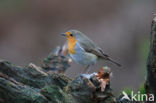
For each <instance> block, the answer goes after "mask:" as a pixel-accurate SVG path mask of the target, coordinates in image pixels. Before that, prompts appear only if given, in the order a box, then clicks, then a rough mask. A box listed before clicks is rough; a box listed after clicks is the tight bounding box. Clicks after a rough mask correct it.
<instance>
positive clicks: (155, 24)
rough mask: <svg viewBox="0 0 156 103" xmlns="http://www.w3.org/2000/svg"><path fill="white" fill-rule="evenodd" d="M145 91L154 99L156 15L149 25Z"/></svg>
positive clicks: (155, 92) (155, 79)
mask: <svg viewBox="0 0 156 103" xmlns="http://www.w3.org/2000/svg"><path fill="white" fill-rule="evenodd" d="M145 85H146V86H145V87H146V91H147V93H152V94H154V95H155V97H156V15H155V16H154V19H153V21H152V25H151V35H150V50H149V55H148V59H147V80H146V84H145Z"/></svg>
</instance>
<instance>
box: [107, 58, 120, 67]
mask: <svg viewBox="0 0 156 103" xmlns="http://www.w3.org/2000/svg"><path fill="white" fill-rule="evenodd" d="M108 61H110V62H112V63H114V64H116V65H117V66H119V67H121V64H119V63H117V62H116V61H114V60H113V59H111V58H108Z"/></svg>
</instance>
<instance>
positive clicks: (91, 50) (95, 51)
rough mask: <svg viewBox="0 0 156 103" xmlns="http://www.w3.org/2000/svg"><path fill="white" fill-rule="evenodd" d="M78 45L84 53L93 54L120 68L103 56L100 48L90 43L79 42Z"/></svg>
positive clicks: (105, 55) (106, 56)
mask: <svg viewBox="0 0 156 103" xmlns="http://www.w3.org/2000/svg"><path fill="white" fill-rule="evenodd" d="M87 43H91V44H90V45H87ZM79 45H80V46H81V47H82V48H83V49H84V50H85V51H86V52H89V53H92V54H95V55H96V56H98V57H99V58H102V59H105V60H108V61H111V62H112V63H114V64H116V65H117V66H119V67H120V66H121V65H120V64H119V63H117V62H116V61H114V60H113V59H111V58H110V57H109V56H108V55H107V54H105V53H104V52H103V51H102V49H101V48H99V47H97V46H96V45H95V44H93V42H92V41H85V42H79Z"/></svg>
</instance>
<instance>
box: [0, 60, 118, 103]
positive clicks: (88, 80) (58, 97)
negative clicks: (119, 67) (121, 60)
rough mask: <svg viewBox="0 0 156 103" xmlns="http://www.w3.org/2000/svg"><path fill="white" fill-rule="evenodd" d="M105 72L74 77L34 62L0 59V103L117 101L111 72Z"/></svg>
mask: <svg viewBox="0 0 156 103" xmlns="http://www.w3.org/2000/svg"><path fill="white" fill-rule="evenodd" d="M102 73H103V74H105V73H106V72H102ZM103 74H101V75H100V77H99V74H96V75H93V74H91V75H88V74H84V75H83V76H82V75H81V76H79V77H77V78H76V79H74V80H71V79H70V78H68V77H67V76H65V75H63V74H57V73H50V74H49V73H48V72H46V71H45V70H44V69H43V68H41V67H37V66H36V65H34V64H32V63H31V64H29V65H28V66H26V67H18V66H15V65H13V64H11V63H9V62H7V61H0V103H116V98H115V97H114V96H113V94H112V90H111V88H110V84H109V83H110V82H109V77H110V76H109V73H108V72H107V75H104V76H103ZM100 80H101V81H102V82H103V83H104V84H105V85H101V82H100ZM102 87H103V91H102V90H101V88H102ZM75 101H76V102H75Z"/></svg>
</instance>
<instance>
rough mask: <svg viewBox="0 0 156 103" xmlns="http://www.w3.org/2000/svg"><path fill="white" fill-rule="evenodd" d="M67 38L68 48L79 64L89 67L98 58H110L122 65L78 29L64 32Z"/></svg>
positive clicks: (109, 59)
mask: <svg viewBox="0 0 156 103" xmlns="http://www.w3.org/2000/svg"><path fill="white" fill-rule="evenodd" d="M62 35H63V36H65V37H66V38H67V49H68V52H69V55H70V56H71V58H72V59H73V60H74V61H75V62H76V63H78V64H82V65H86V66H87V68H86V70H85V71H87V69H88V68H89V67H90V66H91V65H94V64H96V63H97V61H98V60H100V59H102V60H108V61H110V62H112V63H114V64H116V65H117V66H121V65H120V64H119V63H117V62H115V61H114V60H113V59H111V58H110V57H109V56H108V55H106V54H105V53H104V52H103V51H102V49H101V48H100V47H98V46H97V45H96V44H95V43H94V42H93V41H92V40H91V39H89V38H88V37H87V36H86V35H85V34H83V33H82V32H80V31H78V30H69V31H67V32H65V33H62Z"/></svg>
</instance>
